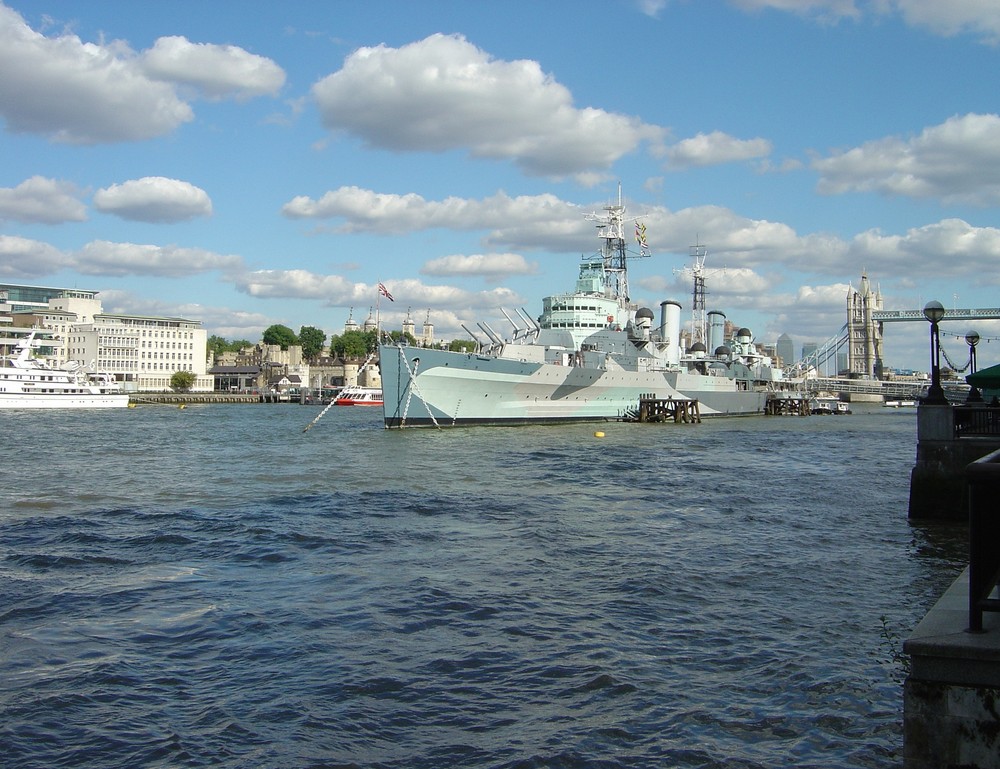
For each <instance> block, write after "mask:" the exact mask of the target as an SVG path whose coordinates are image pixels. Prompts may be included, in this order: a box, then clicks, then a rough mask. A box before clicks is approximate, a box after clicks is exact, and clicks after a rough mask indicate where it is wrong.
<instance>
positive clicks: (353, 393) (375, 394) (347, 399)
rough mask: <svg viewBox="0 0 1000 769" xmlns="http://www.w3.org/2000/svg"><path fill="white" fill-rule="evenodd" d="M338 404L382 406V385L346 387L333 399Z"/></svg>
mask: <svg viewBox="0 0 1000 769" xmlns="http://www.w3.org/2000/svg"><path fill="white" fill-rule="evenodd" d="M333 403H334V405H336V406H381V405H382V388H381V387H361V386H354V387H345V388H344V389H343V390H341V391H340V393H339V394H338V395H337V397H336V399H334V401H333Z"/></svg>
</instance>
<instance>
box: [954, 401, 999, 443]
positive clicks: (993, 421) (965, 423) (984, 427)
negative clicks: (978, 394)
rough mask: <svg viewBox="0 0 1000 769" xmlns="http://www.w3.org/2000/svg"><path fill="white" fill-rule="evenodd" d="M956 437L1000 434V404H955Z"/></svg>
mask: <svg viewBox="0 0 1000 769" xmlns="http://www.w3.org/2000/svg"><path fill="white" fill-rule="evenodd" d="M954 414H955V437H956V438H974V437H980V436H994V435H1000V406H990V405H987V404H985V403H974V404H965V405H963V406H955V410H954Z"/></svg>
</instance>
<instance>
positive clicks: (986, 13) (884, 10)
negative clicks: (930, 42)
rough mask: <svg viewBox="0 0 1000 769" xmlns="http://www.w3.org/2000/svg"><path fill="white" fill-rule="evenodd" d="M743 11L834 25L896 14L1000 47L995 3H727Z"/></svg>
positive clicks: (938, 30) (849, 0) (988, 0)
mask: <svg viewBox="0 0 1000 769" xmlns="http://www.w3.org/2000/svg"><path fill="white" fill-rule="evenodd" d="M730 3H731V4H732V5H734V6H736V7H737V8H741V9H743V10H745V11H762V10H774V11H784V12H787V13H794V14H796V15H797V16H804V17H809V18H815V19H817V20H819V21H822V22H829V23H835V22H838V21H840V20H841V19H851V20H854V21H858V20H860V19H861V17H862V15H863V14H864V13H871V14H874V15H883V16H888V15H894V14H898V15H899V16H901V17H902V19H903V21H904V22H905V23H906V24H908V25H910V26H913V27H923V28H924V29H926V30H928V31H929V32H931V34H934V35H940V36H942V37H954V36H956V35H962V34H969V35H973V36H976V37H979V38H980V39H981V40H982V41H983V42H985V43H987V44H989V45H997V44H998V43H1000V13H998V9H997V3H996V0H868V2H867V3H864V4H861V7H859V3H858V2H856V0H730Z"/></svg>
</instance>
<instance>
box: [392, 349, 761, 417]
mask: <svg viewBox="0 0 1000 769" xmlns="http://www.w3.org/2000/svg"><path fill="white" fill-rule="evenodd" d="M379 352H380V364H379V365H380V368H381V371H382V394H383V404H384V405H383V410H384V417H385V425H386V427H419V426H430V425H438V426H441V427H450V426H454V425H476V424H486V425H518V424H539V423H556V422H573V421H576V422H586V421H607V420H616V419H620V418H622V417H623V416H625V415H626V414H628V413H629V412H631V411H634V410H635V409H636V408H637V407H638V405H639V398H640V396H642V395H651V396H652V397H655V398H688V399H696V400H697V401H698V404H699V410H700V413H701V416H702V417H715V416H750V415H756V414H763V413H764V408H765V406H766V404H767V392H766V391H764V390H762V389H754V388H753V387H752V385H751V383H748V382H745V381H739V380H736V379H731V378H728V377H719V376H705V375H702V374H698V373H688V372H683V371H629V370H624V369H616V370H605V369H596V368H587V367H583V366H565V365H555V364H552V363H538V362H530V361H524V360H512V359H507V358H499V357H492V356H485V355H477V354H474V353H458V352H448V351H445V350H434V349H425V348H419V347H394V346H382V347H381V348H380V351H379Z"/></svg>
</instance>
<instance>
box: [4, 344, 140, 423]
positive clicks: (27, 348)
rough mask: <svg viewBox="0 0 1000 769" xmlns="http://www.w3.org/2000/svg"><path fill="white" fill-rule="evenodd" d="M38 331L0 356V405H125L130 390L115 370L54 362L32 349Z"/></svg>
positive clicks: (102, 406)
mask: <svg viewBox="0 0 1000 769" xmlns="http://www.w3.org/2000/svg"><path fill="white" fill-rule="evenodd" d="M39 346H40V343H39V341H38V340H37V339H36V332H35V331H32V332H31V333H30V334H28V336H26V337H25V338H24V339H22V340H21V341H20V342H18V344H17V347H16V348H15V351H14V354H12V355H10V356H6V357H4V358H3V359H2V360H0V409H56V408H123V407H125V406H128V394H127V393H126V392H124V391H123V390H122V386H121V384H120V383H119V382H118V381H117V380H116V379H115V377H114V375H113V374H109V373H105V372H100V371H95V370H93V369H90V368H87V367H85V366H83V364H80V363H76V362H73V361H71V362H69V363H67V364H65V365H64V366H61V367H54V366H51V365H50V364H49V363H48V362H47V361H45V360H43V359H41V358H35V357H34V356H33V355H32V351H33V350H35V349H37V348H38V347H39Z"/></svg>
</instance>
